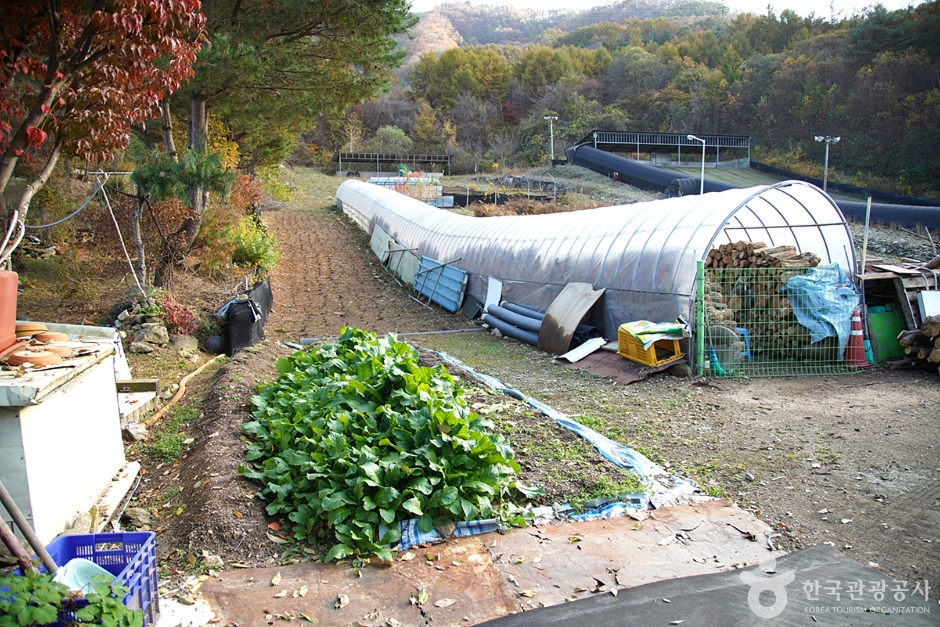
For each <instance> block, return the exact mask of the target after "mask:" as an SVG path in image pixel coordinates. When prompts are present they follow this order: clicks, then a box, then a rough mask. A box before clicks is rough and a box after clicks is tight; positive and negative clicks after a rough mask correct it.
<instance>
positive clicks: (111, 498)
mask: <svg viewBox="0 0 940 627" xmlns="http://www.w3.org/2000/svg"><path fill="white" fill-rule="evenodd" d="M138 475H140V462H127V463H126V464H124V467H123V468H121V470H120V472H118V474H117V476H116V477H114V478H113V479H112V480H111V483H110V484H109V485H108V487H107V488H105V490H104V492H102V493H101V496H100V497H99V498H98V502H97V503H96V504H95V509H97V510H98V513H99V517H98V519H97V524H96V526H95V530H94V533H99V532H101V531H110V530H108V529H105V528H104V527H105V525H106V524H108V522H110V521H111V519H112V518H114V515H115V514H116V513H117V515H118V516H120V514H121V512H120V511H118V508H119V507H120V505H121V504H122V503H123V501H124V499H125V497H126V496H127V494H128V492H130V491H131V488H133V487H134V484H135V483H136V481H137V477H138ZM121 511H123V508H121Z"/></svg>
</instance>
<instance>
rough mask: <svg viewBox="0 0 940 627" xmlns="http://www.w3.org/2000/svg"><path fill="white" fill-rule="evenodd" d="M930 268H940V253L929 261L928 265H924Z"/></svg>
mask: <svg viewBox="0 0 940 627" xmlns="http://www.w3.org/2000/svg"><path fill="white" fill-rule="evenodd" d="M924 267H925V268H927V269H928V270H936V269H938V268H940V255H937V256H936V257H934V258H933V259H931V260H930V261H928V262H927V265H926V266H924Z"/></svg>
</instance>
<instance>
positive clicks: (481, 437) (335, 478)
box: [240, 327, 532, 561]
mask: <svg viewBox="0 0 940 627" xmlns="http://www.w3.org/2000/svg"><path fill="white" fill-rule="evenodd" d="M277 368H278V372H279V373H280V375H279V377H278V379H277V380H276V381H275V382H274V383H272V384H270V385H267V386H263V387H261V388H259V390H258V394H257V395H255V396H253V397H252V398H251V401H252V403H253V405H254V410H253V412H252V414H253V416H254V417H255V420H253V421H251V422H248V423H245V424H243V425H242V427H243V428H244V430H245V431H246V432H248V433H249V434H250V435H251V436H252V438H253V440H252V442H251V443H250V444H249V446H248V451H247V459H248V461H249V466H248V467H242V468H241V469H240V470H241V472H242V473H243V474H244V475H245V476H247V477H251V478H253V479H257V480H258V481H260V482H261V483H262V485H263V488H262V490H261V496H263V497H264V498H265V499H266V500H267V501H268V506H267V511H268V513H269V514H271V515H278V514H280V515H286V516H287V517H288V518H289V519H290V520H291V521H292V522H293V523H294V525H293V531H294V536H295V537H296V538H297V539H300V540H303V539H307V538H311V537H315V536H317V537H323V536H326V535H327V534H329V533H332V534H333V535H334V536H335V539H336V544H335V545H334V546H333V547H332V549H330V551H329V553H328V554H327V555H326V557H325V558H324V559H325V560H326V561H329V560H332V559H342V558H344V557H347V556H350V555H358V556H370V555H376V556H378V557H379V558H380V559H383V560H386V561H388V560H391V558H392V556H391V551H390V548H391V546H392V545H393V544H394V543H395V542H397V541H398V539H399V532H398V522H399V521H400V520H405V519H409V518H415V517H417V518H418V519H419V525H420V527H421V529H422V530H424V531H430V530H431V528H432V527H433V526H434V525H435V524H436V523H438V522H443V521H461V520H477V519H485V518H498V519H500V520H501V521H502V522H504V523H507V524H524V517H523V515H522V513H521V509H520V508H519V507H517V506H516V505H515V504H513V502H512V501H511V499H510V492H511V490H512V489H513V488H515V489H517V490H519V491H520V492H522V493H523V494H532V491H531V490H530V489H528V488H526V487H525V486H522V485H517V484H516V482H515V481H514V477H515V473H516V472H518V470H519V466H518V464H517V463H516V462H515V461H514V460H513V452H512V449H511V448H510V447H509V445H508V443H507V442H506V440H505V439H504V438H503V437H502V436H500V435H498V434H495V433H492V426H493V425H492V423H491V422H490V421H489V420H488V419H485V418H482V417H481V416H479V415H478V414H476V413H474V412H471V411H469V410H468V409H467V405H466V402H465V400H464V397H463V389H462V388H461V387H460V385H459V383H458V382H457V381H456V380H455V379H454V377H452V376H451V375H450V374H449V373H448V372H447V370H446V369H445V368H444V367H443V366H436V367H434V368H428V367H424V366H420V365H419V364H418V353H417V351H416V350H415V349H413V348H412V347H411V346H409V345H408V344H405V343H404V342H399V341H398V340H397V339H396V338H395V336H394V335H388V336H385V337H383V338H378V337H377V336H376V335H375V334H374V333H369V332H367V331H362V330H360V329H354V328H348V327H344V328H343V329H342V334H341V336H340V338H339V340H338V341H337V342H336V343H332V344H326V345H323V346H320V347H319V348H316V349H310V350H306V351H298V352H296V353H294V354H293V355H292V356H290V357H287V358H282V359H279V360H278V363H277Z"/></svg>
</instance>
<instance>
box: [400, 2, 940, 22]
mask: <svg viewBox="0 0 940 627" xmlns="http://www.w3.org/2000/svg"><path fill="white" fill-rule="evenodd" d="M443 1H444V0H412V4H411V10H412V11H414V12H416V13H422V12H424V11H429V10H431V9H432V8H433V7H434V6H436V5H438V4H441V3H442V2H443ZM458 1H460V0H458ZM467 1H469V2H470V4H474V5H480V4H488V5H490V6H515V7H519V8H532V9H549V10H552V9H566V8H571V7H572V6H576V7H577V8H578V9H588V8H591V7H596V6H601V5H605V4H613V2H614V1H615V0H581V1H580V2H577V3H572V1H571V0H467ZM719 1H722V0H719ZM922 2H923V0H881V2H874V1H866V0H723V4H724V5H725V6H726V7H728V8H729V9H731V10H732V11H748V12H750V13H758V14H764V13H766V12H767V5H768V4H769V5H770V6H771V7H773V10H774V13H775V14H777V15H779V14H780V12H781V11H783V10H785V9H790V10H792V11H795V12H796V13H798V14H800V15H802V16H804V17H805V16H807V15H809V14H810V13H815V14H816V16H817V17H823V18H829V17H830V5H831V7H832V8H833V9H834V10H835V12H836V17H837V18H846V17H850V16H851V15H852V14H854V13H857V12H859V11H861V10H862V9H864V8H865V7H868V6H870V5H872V4H881V5H883V6H884V7H885V8H886V9H888V10H891V11H893V10H896V9H903V8H906V7H908V6H911V5H914V6H916V5H918V4H921V3H922Z"/></svg>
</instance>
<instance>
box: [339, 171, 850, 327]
mask: <svg viewBox="0 0 940 627" xmlns="http://www.w3.org/2000/svg"><path fill="white" fill-rule="evenodd" d="M336 199H337V204H338V205H339V206H340V207H341V208H342V209H343V211H345V212H346V213H347V214H348V215H350V216H351V217H352V218H353V219H354V220H356V221H357V222H358V223H359V224H360V225H361V226H362V228H363V229H365V230H366V231H367V232H368V233H370V234H371V233H372V231H373V229H374V227H375V226H380V227H381V228H382V229H383V230H384V231H385V232H386V233H388V234H389V235H391V236H392V237H393V238H394V239H395V241H397V242H398V243H399V244H401V245H402V246H403V247H404V248H409V249H411V248H414V249H417V250H418V252H419V254H421V255H424V256H427V257H432V258H434V259H438V260H440V261H449V260H454V259H459V260H460V261H457V262H455V264H454V265H456V266H458V267H460V268H462V269H463V270H466V271H467V272H468V273H469V275H470V281H469V285H468V289H467V293H468V294H471V295H473V296H474V297H476V298H477V299H479V300H480V301H483V300H484V298H485V295H486V285H487V277H490V276H492V277H495V278H498V279H499V280H500V281H502V282H503V295H504V297H505V298H506V299H507V300H511V301H513V302H516V303H519V304H522V305H525V306H527V307H531V308H534V309H540V310H542V311H544V310H546V309H547V308H548V305H549V304H550V303H551V302H552V300H554V298H555V296H557V295H558V294H559V293H560V292H561V290H562V289H563V288H564V286H565V285H566V284H568V283H571V282H586V283H591V284H592V285H594V286H595V287H605V288H607V292H606V294H605V296H604V299H603V303H604V305H603V311H602V312H597V317H596V318H594V319H592V320H591V322H592V323H593V324H595V325H596V326H598V327H600V328H602V329H603V332H604V334H605V336H606V337H608V338H613V337H616V335H617V328H618V327H619V326H620V324H622V323H623V322H627V321H631V320H652V321H654V322H662V321H669V320H675V319H676V317H677V316H679V315H682V316H685V317H686V318H687V319H689V320H691V319H692V316H691V313H692V303H693V298H694V284H695V271H696V262H697V261H698V260H700V259H704V258H705V256H706V255H707V253H708V251H709V250H710V249H711V248H713V247H715V246H717V245H719V244H722V243H726V242H736V241H740V240H749V241H753V242H765V243H766V244H768V245H771V246H777V245H784V244H789V245H793V246H795V247H796V248H797V251H798V252H800V253H803V252H813V253H815V254H817V255H819V257H820V258H821V260H822V261H821V263H824V264H825V263H838V264H839V265H840V266H841V267H842V269H843V270H844V271H845V273H846V274H847V275H849V276H852V275H853V274H854V270H855V252H854V248H853V245H852V237H851V234H850V232H849V230H848V227H847V225H846V223H845V219H844V218H843V216H842V213H841V212H840V210H839V208H838V206H837V205H836V204H835V203H834V202H833V201H832V199H831V198H830V197H829V196H828V195H827V194H826V193H825V192H823V191H822V190H820V189H819V188H818V187H815V186H813V185H810V184H808V183H803V182H801V181H785V182H782V183H777V184H775V185H771V186H766V187H753V188H746V189H734V190H729V191H724V192H715V193H709V194H704V195H701V196H698V195H696V196H684V197H681V198H670V199H666V200H657V201H651V202H644V203H636V204H632V205H619V206H614V207H603V208H599V209H590V210H582V211H572V212H568V213H554V214H546V215H536V216H499V217H489V218H475V217H469V216H463V215H459V214H455V213H451V212H448V211H442V210H441V209H437V208H434V207H431V206H429V205H426V204H424V203H422V202H420V201H417V200H414V199H412V198H408V197H406V196H403V195H401V194H398V193H396V192H393V191H389V190H385V189H382V188H380V187H377V186H374V185H368V184H366V183H362V182H360V181H347V182H345V183H343V184H342V185H341V186H340V187H339V189H338V190H337V193H336Z"/></svg>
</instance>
